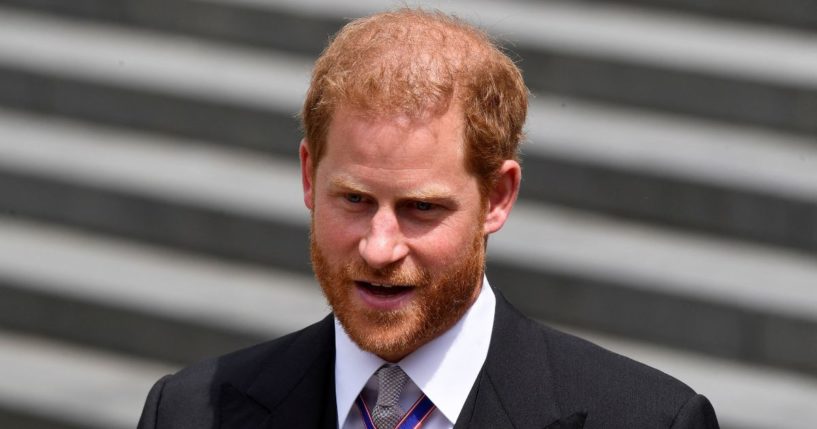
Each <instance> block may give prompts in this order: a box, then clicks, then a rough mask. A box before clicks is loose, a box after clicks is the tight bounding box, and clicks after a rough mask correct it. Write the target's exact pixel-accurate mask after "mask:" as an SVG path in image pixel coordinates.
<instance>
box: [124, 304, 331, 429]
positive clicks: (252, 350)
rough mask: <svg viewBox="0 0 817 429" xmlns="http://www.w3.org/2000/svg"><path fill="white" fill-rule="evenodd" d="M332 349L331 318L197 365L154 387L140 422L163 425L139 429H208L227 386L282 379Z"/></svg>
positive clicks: (237, 387) (239, 387)
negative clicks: (151, 428) (201, 428)
mask: <svg viewBox="0 0 817 429" xmlns="http://www.w3.org/2000/svg"><path fill="white" fill-rule="evenodd" d="M333 348H334V342H333V331H332V318H331V316H329V317H327V318H326V319H324V320H322V321H320V322H318V323H315V324H313V325H311V326H309V327H306V328H304V329H302V330H299V331H296V332H293V333H291V334H288V335H285V336H283V337H280V338H278V339H275V340H272V341H267V342H264V343H261V344H257V345H254V346H251V347H247V348H245V349H241V350H238V351H234V352H231V353H228V354H225V355H222V356H217V357H211V358H207V359H204V360H201V361H199V362H196V363H194V364H192V365H190V366H188V367H186V368H183V369H182V370H180V371H178V372H176V373H175V374H171V375H168V376H165V377H163V378H162V379H160V380H159V381H158V382H157V383H156V385H154V387H153V389H152V390H151V392H150V394H149V395H148V399H147V401H146V403H145V408H144V410H143V415H142V421H148V420H155V421H157V422H158V421H161V422H162V424H161V425H148V424H144V425H143V424H141V423H140V426H139V427H140V428H142V427H145V428H149V427H168V428H170V427H172V428H187V427H189V428H194V427H210V426H209V425H210V424H212V422H213V421H214V419H215V418H216V417H215V413H216V410H217V409H218V401H219V397H220V395H221V390H222V389H223V388H224V387H225V386H230V388H231V389H234V390H235V391H237V392H246V391H248V390H249V389H250V388H251V386H252V385H253V383H255V382H256V381H257V380H258V379H259V378H260V377H262V375H263V377H267V378H270V377H271V378H277V379H280V380H282V381H285V380H286V379H287V378H288V377H291V376H292V372H293V370H296V371H297V368H298V367H300V366H303V365H304V364H311V363H312V362H314V361H315V360H316V359H317V358H319V357H322V358H324V359H326V358H327V354H328V355H329V356H330V357H331V353H327V351H331V350H333ZM147 414H149V415H147ZM176 420H179V421H178V422H175V421H176ZM174 422H175V423H174Z"/></svg>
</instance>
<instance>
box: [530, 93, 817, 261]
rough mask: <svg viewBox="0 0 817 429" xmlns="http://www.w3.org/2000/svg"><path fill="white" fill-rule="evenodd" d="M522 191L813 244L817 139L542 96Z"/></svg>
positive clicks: (816, 240) (777, 241)
mask: <svg viewBox="0 0 817 429" xmlns="http://www.w3.org/2000/svg"><path fill="white" fill-rule="evenodd" d="M527 128H528V138H529V141H528V142H526V144H525V145H523V146H522V152H523V167H524V179H523V186H522V196H523V197H524V198H528V199H536V200H539V201H543V202H556V203H559V204H564V205H569V206H573V207H577V208H582V209H589V210H593V211H600V212H605V213H610V214H613V215H617V216H625V217H629V218H635V219H640V220H646V221H650V222H654V223H659V224H665V225H671V226H677V227H686V228H694V229H696V230H699V231H703V232H707V233H714V234H718V235H725V236H730V237H736V238H741V239H746V240H751V241H756V242H760V243H770V244H774V245H779V246H784V247H791V248H796V249H801V250H806V251H810V252H814V251H817V138H814V137H806V136H802V135H795V134H786V133H780V132H774V131H769V130H767V129H762V128H756V127H747V126H741V127H737V126H732V125H727V124H724V123H719V122H715V121H709V120H700V119H691V118H687V117H679V116H674V115H664V114H658V113H655V112H650V111H644V110H637V109H625V108H622V107H621V106H612V105H604V104H598V103H588V102H587V101H584V100H580V99H572V98H564V97H556V96H552V95H544V96H542V97H541V98H540V99H538V100H536V101H535V102H534V103H532V104H531V108H530V113H529V121H528V127H527Z"/></svg>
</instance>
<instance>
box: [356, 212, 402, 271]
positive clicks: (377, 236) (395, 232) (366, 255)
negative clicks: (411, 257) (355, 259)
mask: <svg viewBox="0 0 817 429" xmlns="http://www.w3.org/2000/svg"><path fill="white" fill-rule="evenodd" d="M358 251H359V252H360V256H361V257H362V258H363V260H364V261H366V263H367V264H369V266H370V267H372V268H376V269H380V268H385V267H387V266H388V265H389V264H392V263H394V262H397V261H399V260H401V259H403V258H404V257H405V256H406V255H407V254H408V245H407V244H406V243H405V241H404V237H403V234H402V232H401V231H400V224H399V222H398V220H397V217H396V216H395V213H394V212H393V211H392V210H390V209H389V208H385V207H383V208H380V209H379V210H378V211H377V212H376V213H375V215H374V216H373V217H372V219H371V224H370V225H369V231H368V232H367V234H366V235H365V236H364V237H363V238H362V239H361V240H360V244H359V248H358Z"/></svg>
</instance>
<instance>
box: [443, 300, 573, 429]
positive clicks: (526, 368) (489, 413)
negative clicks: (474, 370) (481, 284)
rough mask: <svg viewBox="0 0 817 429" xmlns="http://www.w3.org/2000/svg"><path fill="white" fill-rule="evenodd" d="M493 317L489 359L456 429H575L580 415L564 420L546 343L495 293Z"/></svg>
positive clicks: (532, 324)
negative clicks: (509, 428) (501, 428)
mask: <svg viewBox="0 0 817 429" xmlns="http://www.w3.org/2000/svg"><path fill="white" fill-rule="evenodd" d="M494 294H495V295H496V312H495V315H494V330H493V333H492V334H491V345H490V349H489V351H488V357H487V358H486V360H485V365H484V366H483V368H482V371H481V373H480V376H479V378H478V379H477V382H476V383H475V385H474V387H473V389H472V390H471V393H470V394H469V397H468V400H467V401H466V403H465V406H464V407H463V410H462V412H461V413H460V418H459V419H458V421H457V423H456V425H455V426H454V427H455V429H461V428H494V427H512V428H517V429H521V428H531V429H542V428H547V429H557V428H558V429H568V428H570V429H573V428H575V429H579V428H581V427H582V426H583V424H584V416H583V415H571V416H568V417H565V418H563V417H562V416H561V413H560V411H559V407H558V403H557V398H556V396H555V393H554V389H553V387H554V386H553V377H552V373H551V369H550V367H549V359H548V355H549V354H548V344H547V338H546V336H545V334H544V332H543V331H542V328H541V326H539V325H538V324H537V323H536V322H534V321H533V320H531V319H528V318H527V317H525V316H523V315H522V314H521V313H519V312H518V311H517V310H516V309H515V308H513V307H512V306H511V305H510V304H509V303H508V302H507V301H506V300H505V297H504V296H502V294H501V293H500V292H499V291H498V290H497V289H494Z"/></svg>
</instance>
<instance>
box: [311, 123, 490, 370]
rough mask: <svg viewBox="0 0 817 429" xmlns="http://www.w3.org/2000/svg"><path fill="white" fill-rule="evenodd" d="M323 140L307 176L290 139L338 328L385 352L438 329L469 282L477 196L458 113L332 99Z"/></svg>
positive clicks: (475, 288) (477, 226)
mask: <svg viewBox="0 0 817 429" xmlns="http://www.w3.org/2000/svg"><path fill="white" fill-rule="evenodd" d="M326 144H327V145H326V148H325V152H324V155H323V158H322V159H321V161H320V163H319V165H318V168H317V171H316V172H315V175H314V179H313V177H312V176H311V175H310V174H309V173H310V171H309V170H310V169H309V167H308V165H309V163H308V158H309V154H308V151H307V150H306V149H305V147H306V146H303V145H302V149H301V150H302V152H301V156H302V164H303V165H304V169H303V170H304V177H303V179H304V189H305V195H304V198H305V201H306V203H307V205H308V206H310V208H311V209H312V237H311V245H312V261H313V266H314V269H315V273H316V276H317V278H318V280H319V282H320V284H321V287H322V288H323V291H324V294H325V295H326V297H327V299H328V300H329V303H330V305H331V306H332V308H333V310H334V312H335V315H336V316H337V317H338V319H339V320H340V322H341V324H342V325H343V327H344V329H345V330H346V332H347V333H348V334H349V336H350V337H351V338H352V339H353V340H354V341H355V342H356V343H357V344H358V345H359V346H360V347H361V348H363V349H364V350H368V351H370V352H373V353H375V354H377V355H379V356H380V357H382V358H384V359H386V360H390V361H397V360H399V359H401V358H403V357H404V356H406V355H407V354H409V353H411V352H412V351H414V350H416V349H417V348H418V347H420V346H421V345H423V344H425V343H426V342H428V341H429V340H431V339H433V338H435V337H436V336H438V335H440V334H441V333H442V332H444V331H445V330H447V329H448V328H450V327H451V326H452V325H453V324H454V323H455V322H456V321H457V320H459V318H460V317H461V316H462V315H463V314H464V313H465V311H466V310H467V309H468V308H469V307H470V305H471V304H472V303H473V301H474V300H475V299H476V296H477V295H478V293H479V288H480V285H481V281H482V270H483V264H484V245H483V243H484V237H485V228H484V225H483V222H484V218H485V209H486V205H485V203H484V201H483V199H482V198H481V197H480V193H479V189H478V183H477V179H476V178H475V177H474V176H473V175H471V174H469V173H468V172H466V170H465V147H464V143H463V121H462V119H461V114H460V113H459V112H458V111H457V110H456V109H450V110H449V111H448V112H447V113H445V114H444V115H438V116H436V117H433V118H428V119H423V120H409V119H408V118H406V117H401V116H396V117H386V118H371V117H366V116H362V115H360V114H359V113H358V112H355V111H353V110H348V109H339V110H338V111H337V112H335V115H334V119H333V121H332V123H331V125H330V127H329V130H328V134H327V142H326ZM305 160H306V161H307V162H306V163H305V162H304V161H305Z"/></svg>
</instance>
